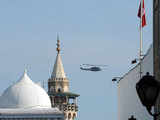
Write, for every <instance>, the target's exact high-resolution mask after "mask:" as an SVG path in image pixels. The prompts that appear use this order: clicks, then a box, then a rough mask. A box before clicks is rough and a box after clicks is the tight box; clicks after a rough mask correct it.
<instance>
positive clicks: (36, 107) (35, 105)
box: [0, 72, 64, 120]
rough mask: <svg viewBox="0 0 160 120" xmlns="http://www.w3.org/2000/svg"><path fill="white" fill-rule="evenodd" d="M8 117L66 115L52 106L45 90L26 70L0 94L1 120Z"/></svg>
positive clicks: (57, 118)
mask: <svg viewBox="0 0 160 120" xmlns="http://www.w3.org/2000/svg"><path fill="white" fill-rule="evenodd" d="M8 119H10V120H11V119H15V120H25V119H27V120H29V119H30V120H31V119H32V120H33V119H34V120H36V119H37V120H64V115H63V113H62V112H61V111H59V109H58V108H52V107H51V101H50V98H49V96H48V94H47V93H46V92H45V90H44V89H43V88H41V87H40V86H39V85H37V84H35V83H34V82H33V81H32V80H31V79H30V78H29V77H28V75H27V73H26V72H24V74H23V76H22V77H21V78H20V80H19V81H17V82H16V83H15V84H13V85H11V86H9V87H8V88H7V89H6V90H5V91H4V93H3V94H2V95H1V96H0V120H8Z"/></svg>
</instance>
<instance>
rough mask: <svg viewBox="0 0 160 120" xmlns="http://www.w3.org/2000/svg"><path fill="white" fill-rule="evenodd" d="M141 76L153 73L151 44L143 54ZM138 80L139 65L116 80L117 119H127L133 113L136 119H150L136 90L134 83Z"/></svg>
mask: <svg viewBox="0 0 160 120" xmlns="http://www.w3.org/2000/svg"><path fill="white" fill-rule="evenodd" d="M141 66H142V76H143V75H145V74H146V72H149V73H150V74H151V75H153V46H151V47H150V48H149V50H148V52H147V53H146V55H145V56H144V58H143V60H142V62H141ZM139 80H140V65H139V64H137V65H136V66H135V67H134V68H133V69H131V70H130V71H129V72H128V73H126V74H125V75H124V76H123V77H122V79H121V80H120V81H119V82H118V120H127V119H128V118H130V117H131V115H134V117H135V118H136V119H137V120H151V119H152V117H151V116H150V115H149V113H148V112H147V110H146V108H145V107H144V106H142V104H141V101H140V99H139V97H138V95H137V92H136V83H137V82H138V81H139Z"/></svg>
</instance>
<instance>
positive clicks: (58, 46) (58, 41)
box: [56, 34, 61, 54]
mask: <svg viewBox="0 0 160 120" xmlns="http://www.w3.org/2000/svg"><path fill="white" fill-rule="evenodd" d="M56 50H57V52H58V54H59V53H60V50H61V49H60V40H59V35H58V34H57V49H56Z"/></svg>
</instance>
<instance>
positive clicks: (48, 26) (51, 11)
mask: <svg viewBox="0 0 160 120" xmlns="http://www.w3.org/2000/svg"><path fill="white" fill-rule="evenodd" d="M138 6H139V0H121V1H120V0H4V1H0V58H1V59H0V66H1V67H0V88H1V89H0V93H2V92H3V91H4V90H5V89H6V88H7V87H8V86H9V85H11V84H12V83H14V82H15V81H17V80H18V79H19V77H20V76H21V75H22V73H23V71H24V68H25V66H27V69H28V74H29V76H30V77H31V79H32V80H33V81H35V82H39V81H43V80H45V81H46V82H47V80H48V78H49V77H50V73H51V71H52V68H53V64H54V60H55V57H56V50H55V49H56V34H57V33H59V35H60V40H61V48H62V51H61V54H62V59H63V64H64V69H65V72H66V74H67V77H68V78H69V80H70V90H71V91H72V92H75V93H79V94H80V95H81V96H80V97H79V100H78V101H79V115H78V120H85V119H86V120H87V119H90V120H97V119H100V120H105V119H111V120H117V107H118V106H117V89H116V84H113V83H112V81H111V80H112V78H113V77H115V76H123V75H124V74H125V73H126V72H127V71H128V70H129V69H131V68H132V67H133V65H131V64H130V62H131V60H132V59H134V58H136V57H138V50H139V31H138V24H139V19H138V17H137V11H138ZM145 6H146V19H147V26H146V27H144V29H143V30H144V31H143V33H144V41H143V42H144V46H143V48H144V51H146V50H147V49H148V47H149V45H150V44H151V43H152V1H150V0H145ZM83 63H90V64H106V65H108V67H107V68H106V69H105V70H104V71H102V72H96V73H95V72H85V71H81V70H80V69H79V66H80V64H83Z"/></svg>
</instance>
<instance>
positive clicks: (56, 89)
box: [48, 36, 79, 120]
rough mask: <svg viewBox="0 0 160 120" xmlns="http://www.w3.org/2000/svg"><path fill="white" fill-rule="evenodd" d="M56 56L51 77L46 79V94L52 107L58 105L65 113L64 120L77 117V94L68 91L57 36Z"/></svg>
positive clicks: (72, 119)
mask: <svg viewBox="0 0 160 120" xmlns="http://www.w3.org/2000/svg"><path fill="white" fill-rule="evenodd" d="M56 50H57V57H56V60H55V64H54V68H53V72H52V75H51V78H49V79H48V94H49V96H50V99H51V103H52V107H58V108H59V109H60V110H61V111H62V112H64V114H65V119H66V120H74V119H75V118H76V117H77V111H78V106H77V103H76V98H77V97H78V96H79V95H78V94H75V93H71V92H70V91H69V80H68V79H67V77H66V75H65V72H64V68H63V64H62V60H61V55H60V40H59V36H57V48H56Z"/></svg>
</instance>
